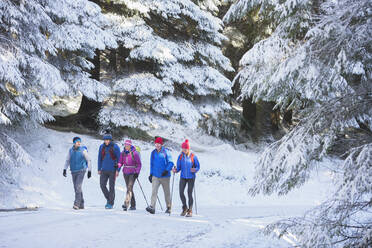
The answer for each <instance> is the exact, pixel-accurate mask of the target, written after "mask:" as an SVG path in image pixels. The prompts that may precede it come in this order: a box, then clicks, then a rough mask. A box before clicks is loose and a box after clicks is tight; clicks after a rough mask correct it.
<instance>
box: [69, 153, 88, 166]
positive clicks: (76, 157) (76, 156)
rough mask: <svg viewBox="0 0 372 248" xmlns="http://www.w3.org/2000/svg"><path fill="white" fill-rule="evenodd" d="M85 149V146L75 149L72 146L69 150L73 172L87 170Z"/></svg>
mask: <svg viewBox="0 0 372 248" xmlns="http://www.w3.org/2000/svg"><path fill="white" fill-rule="evenodd" d="M84 150H85V149H84V148H83V147H79V148H78V149H75V148H74V147H72V148H71V149H70V151H69V153H70V170H71V172H77V171H82V170H85V169H86V168H87V167H88V163H87V160H86V159H85V157H84V155H83V151H84Z"/></svg>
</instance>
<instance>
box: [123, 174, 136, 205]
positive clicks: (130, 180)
mask: <svg viewBox="0 0 372 248" xmlns="http://www.w3.org/2000/svg"><path fill="white" fill-rule="evenodd" d="M125 177H126V178H127V181H126V182H128V183H126V185H127V195H126V198H125V202H124V205H125V206H126V207H129V203H130V202H131V199H132V195H133V183H134V176H133V175H125Z"/></svg>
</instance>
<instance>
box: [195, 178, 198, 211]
mask: <svg viewBox="0 0 372 248" xmlns="http://www.w3.org/2000/svg"><path fill="white" fill-rule="evenodd" d="M195 185H196V183H194V197H195V213H196V214H198V206H197V204H196V190H195V188H196V187H195Z"/></svg>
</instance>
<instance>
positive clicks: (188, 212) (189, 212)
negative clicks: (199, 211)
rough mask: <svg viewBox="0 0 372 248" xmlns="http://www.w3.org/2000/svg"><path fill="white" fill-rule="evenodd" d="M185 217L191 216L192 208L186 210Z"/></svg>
mask: <svg viewBox="0 0 372 248" xmlns="http://www.w3.org/2000/svg"><path fill="white" fill-rule="evenodd" d="M186 217H192V209H191V208H190V209H189V210H187V214H186Z"/></svg>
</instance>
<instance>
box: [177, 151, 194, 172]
mask: <svg viewBox="0 0 372 248" xmlns="http://www.w3.org/2000/svg"><path fill="white" fill-rule="evenodd" d="M182 157H183V152H181V155H180V160H182ZM190 158H191V163H192V166H191V168H195V163H194V153H191V155H190Z"/></svg>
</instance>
